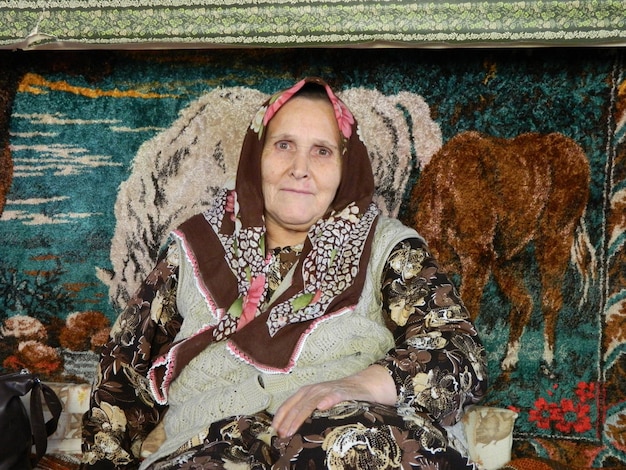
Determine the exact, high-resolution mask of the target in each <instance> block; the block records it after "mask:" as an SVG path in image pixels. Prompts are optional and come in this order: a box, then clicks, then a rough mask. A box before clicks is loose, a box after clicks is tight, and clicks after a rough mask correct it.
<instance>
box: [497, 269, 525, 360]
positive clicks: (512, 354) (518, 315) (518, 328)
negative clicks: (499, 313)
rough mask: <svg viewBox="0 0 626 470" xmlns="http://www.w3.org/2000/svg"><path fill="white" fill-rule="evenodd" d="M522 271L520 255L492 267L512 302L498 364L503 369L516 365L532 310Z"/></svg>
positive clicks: (498, 281)
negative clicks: (507, 336)
mask: <svg viewBox="0 0 626 470" xmlns="http://www.w3.org/2000/svg"><path fill="white" fill-rule="evenodd" d="M524 272H525V268H524V263H523V262H522V259H521V258H520V257H515V258H513V259H511V260H507V261H503V262H501V263H497V264H496V265H495V266H494V268H493V274H494V278H495V279H496V282H497V283H498V285H499V286H500V289H501V290H502V292H504V294H505V295H506V296H507V297H508V298H509V300H510V301H511V303H512V304H513V306H512V307H511V312H510V314H509V342H508V345H507V351H506V355H505V357H504V359H503V360H502V364H501V366H500V367H501V368H502V370H504V371H510V370H513V369H515V368H516V367H517V363H518V362H519V350H520V341H521V337H522V334H523V333H524V328H525V327H526V325H527V324H528V322H529V321H530V317H531V315H532V311H533V299H532V297H531V296H530V294H529V292H528V289H527V287H526V285H525V283H524Z"/></svg>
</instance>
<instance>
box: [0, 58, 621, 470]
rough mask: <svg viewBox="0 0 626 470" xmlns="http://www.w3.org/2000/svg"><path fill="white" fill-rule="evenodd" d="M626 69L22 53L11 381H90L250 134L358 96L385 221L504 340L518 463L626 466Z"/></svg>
mask: <svg viewBox="0 0 626 470" xmlns="http://www.w3.org/2000/svg"><path fill="white" fill-rule="evenodd" d="M624 58H625V57H624V53H623V52H622V51H620V50H610V49H593V50H591V49H589V50H584V49H581V50H578V49H565V50H562V49H561V50H558V49H544V50H506V51H505V50H491V51H490V50H438V51H434V50H402V49H380V50H346V49H326V50H322V49H284V50H262V49H255V50H243V49H238V50H237V49H236V50H221V51H169V52H111V51H99V52H96V51H85V52H32V53H17V52H7V51H4V52H1V53H0V61H1V62H2V64H3V65H4V64H6V66H3V67H1V68H0V87H1V88H0V93H1V96H0V106H1V107H2V113H1V114H0V214H1V215H0V240H1V247H0V336H1V337H0V372H8V371H13V370H19V369H21V368H29V369H31V370H33V371H36V372H38V373H40V374H42V375H43V376H44V377H45V378H46V379H47V380H50V381H56V382H74V383H75V382H89V381H90V380H91V379H92V378H93V374H94V365H95V362H96V360H97V353H96V351H97V350H98V347H99V346H100V345H101V344H103V342H104V341H106V338H107V334H108V331H109V328H110V327H111V325H112V323H113V322H114V321H115V318H116V316H117V314H118V313H119V311H120V310H121V309H122V308H123V306H124V304H125V303H126V301H127V300H128V298H129V296H130V295H132V293H133V290H134V289H135V288H136V287H137V285H138V283H139V280H140V279H141V278H142V276H143V275H144V274H145V273H146V271H147V270H148V269H150V267H151V265H152V262H153V260H154V259H155V257H156V255H157V253H158V251H159V248H160V247H161V245H162V244H163V242H164V241H165V238H166V236H167V234H168V232H169V230H171V229H172V228H173V227H174V226H175V225H176V224H177V223H178V222H180V221H182V220H183V219H185V218H186V217H187V216H189V215H191V214H193V213H195V212H198V211H199V210H201V209H202V208H204V207H206V206H207V205H208V204H209V201H210V200H211V196H212V195H213V194H214V191H215V189H216V188H217V187H218V186H220V185H222V184H223V183H224V182H225V181H226V180H228V179H229V178H231V177H232V176H233V175H234V170H235V166H236V162H237V158H238V155H237V152H238V148H239V144H240V141H241V138H242V136H243V133H244V131H245V127H246V126H247V124H248V121H249V119H250V116H251V115H252V113H253V112H254V110H255V109H256V107H257V106H258V105H260V104H261V102H262V101H263V99H264V97H266V96H267V95H268V94H269V93H273V92H274V91H276V90H278V89H280V88H283V87H285V86H287V85H289V84H291V83H293V82H294V80H296V79H298V78H301V77H303V76H305V75H319V76H322V77H324V78H325V79H327V80H328V81H329V82H330V83H331V84H332V85H333V86H334V87H336V88H338V89H340V90H341V96H342V97H343V99H344V100H345V101H346V102H347V103H348V105H349V106H351V107H352V108H353V110H354V114H355V115H356V117H357V119H358V120H359V122H360V124H361V128H362V133H363V136H364V140H365V141H366V143H367V144H368V146H369V148H370V151H371V157H372V163H373V166H374V170H375V174H376V181H377V185H378V190H377V202H378V203H379V205H380V207H381V208H382V209H383V212H385V213H386V214H390V215H393V216H397V217H399V218H401V219H402V220H403V221H405V222H406V223H407V224H409V225H412V226H415V227H416V228H417V230H418V231H420V232H421V233H422V235H424V236H425V237H426V239H427V240H428V241H429V243H430V245H431V248H432V249H433V251H434V252H435V253H436V254H437V255H438V258H439V259H440V262H441V264H442V265H443V266H445V267H446V268H447V269H449V270H450V272H452V273H453V277H454V279H455V282H456V283H457V285H458V287H459V289H460V291H461V295H462V297H463V299H464V301H465V303H466V304H467V306H468V308H469V310H470V312H471V313H472V315H473V316H474V318H475V320H476V324H477V326H478V328H479V330H480V332H481V334H482V338H483V340H484V343H485V346H486V349H487V351H488V358H489V372H490V379H491V388H490V392H489V395H488V397H487V399H486V401H485V404H489V405H493V406H500V407H504V408H512V409H514V410H515V411H517V412H518V413H519V417H518V419H517V421H516V424H515V443H514V453H515V454H516V455H518V456H523V455H530V454H538V455H539V456H543V457H552V458H555V459H557V460H561V461H565V462H568V461H572V460H570V459H571V458H573V457H572V456H574V455H576V456H577V462H580V465H583V464H584V465H587V466H593V467H600V466H603V465H604V466H609V465H617V464H620V463H625V462H626V401H625V399H626V381H624V379H623V377H624V373H625V372H626V361H625V359H624V352H625V350H626V255H625V252H624V245H625V243H626V76H625V74H624V70H625V69H624Z"/></svg>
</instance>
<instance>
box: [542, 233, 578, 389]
mask: <svg viewBox="0 0 626 470" xmlns="http://www.w3.org/2000/svg"><path fill="white" fill-rule="evenodd" d="M557 233H558V237H557V236H551V237H549V238H548V239H546V240H545V241H543V240H541V242H540V243H537V250H536V257H537V263H538V264H539V271H540V273H541V286H542V287H541V289H542V294H541V311H542V313H543V319H544V320H543V321H544V349H543V365H542V370H543V373H544V374H545V375H547V376H549V377H554V372H553V368H554V353H555V346H556V324H557V321H558V315H559V312H560V310H561V308H562V307H563V292H562V285H563V276H564V274H565V270H566V269H567V266H568V263H569V257H570V247H571V244H572V239H573V230H571V233H563V231H560V230H559V231H558V232H557Z"/></svg>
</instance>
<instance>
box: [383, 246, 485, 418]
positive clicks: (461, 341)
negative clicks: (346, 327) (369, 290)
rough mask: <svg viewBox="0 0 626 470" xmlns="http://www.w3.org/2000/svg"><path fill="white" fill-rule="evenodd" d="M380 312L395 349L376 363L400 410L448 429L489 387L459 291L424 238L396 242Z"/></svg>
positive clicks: (481, 354)
mask: <svg viewBox="0 0 626 470" xmlns="http://www.w3.org/2000/svg"><path fill="white" fill-rule="evenodd" d="M382 293H383V313H384V315H385V319H386V322H387V325H388V327H389V328H390V330H391V331H392V332H393V335H394V338H395V344H396V345H395V347H394V348H393V349H392V350H390V351H389V352H388V353H387V356H386V357H385V358H384V359H382V360H381V361H379V364H382V365H384V366H385V367H387V369H388V370H389V373H390V374H391V376H392V377H393V379H394V381H395V383H396V390H397V393H398V406H409V407H412V408H413V409H414V410H415V411H416V412H421V413H423V412H425V413H427V414H428V415H430V416H431V417H432V419H434V420H435V421H436V422H438V423H440V424H442V425H452V424H454V423H455V422H456V421H458V420H459V419H460V417H461V413H462V410H463V408H464V407H465V406H466V405H468V404H470V403H475V402H477V401H478V400H479V399H480V398H481V397H482V396H483V395H484V393H485V390H486V387H487V377H486V356H485V350H484V348H483V346H482V343H481V341H480V339H479V337H478V334H477V331H476V328H475V327H474V325H473V324H472V322H471V320H470V318H469V315H468V312H467V310H466V308H465V306H464V305H463V303H462V301H461V299H460V298H459V296H458V294H457V291H456V289H455V287H454V285H453V284H452V282H451V281H450V279H449V278H448V276H447V275H446V274H445V273H444V272H442V271H441V270H440V268H439V266H438V264H437V262H436V260H435V259H434V258H433V256H432V255H431V253H430V252H429V250H428V247H427V246H426V244H425V243H424V241H423V240H421V239H419V238H410V239H407V240H404V241H402V242H400V243H398V244H397V245H396V246H395V247H394V249H393V250H392V251H391V254H390V256H389V258H388V259H387V262H386V264H385V268H384V271H383V280H382Z"/></svg>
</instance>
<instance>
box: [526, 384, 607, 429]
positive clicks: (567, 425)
mask: <svg viewBox="0 0 626 470" xmlns="http://www.w3.org/2000/svg"><path fill="white" fill-rule="evenodd" d="M557 389H558V386H557V385H555V386H553V387H552V390H547V391H546V393H547V394H548V396H549V397H553V395H554V392H555V391H556V390H557ZM574 394H575V395H576V398H577V399H570V398H562V399H561V400H560V402H558V403H556V402H552V401H548V400H546V399H545V398H543V397H541V398H538V399H537V400H536V401H535V404H534V408H533V409H531V410H530V411H529V412H528V421H530V422H534V423H535V425H536V426H537V427H538V428H539V429H555V430H556V431H559V432H562V433H565V434H573V433H579V434H582V433H584V432H587V431H589V430H591V429H592V424H591V406H590V405H589V404H588V403H589V402H590V401H592V400H593V399H595V397H596V384H595V383H593V382H590V383H587V382H579V383H578V385H577V386H576V388H575V389H574Z"/></svg>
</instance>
